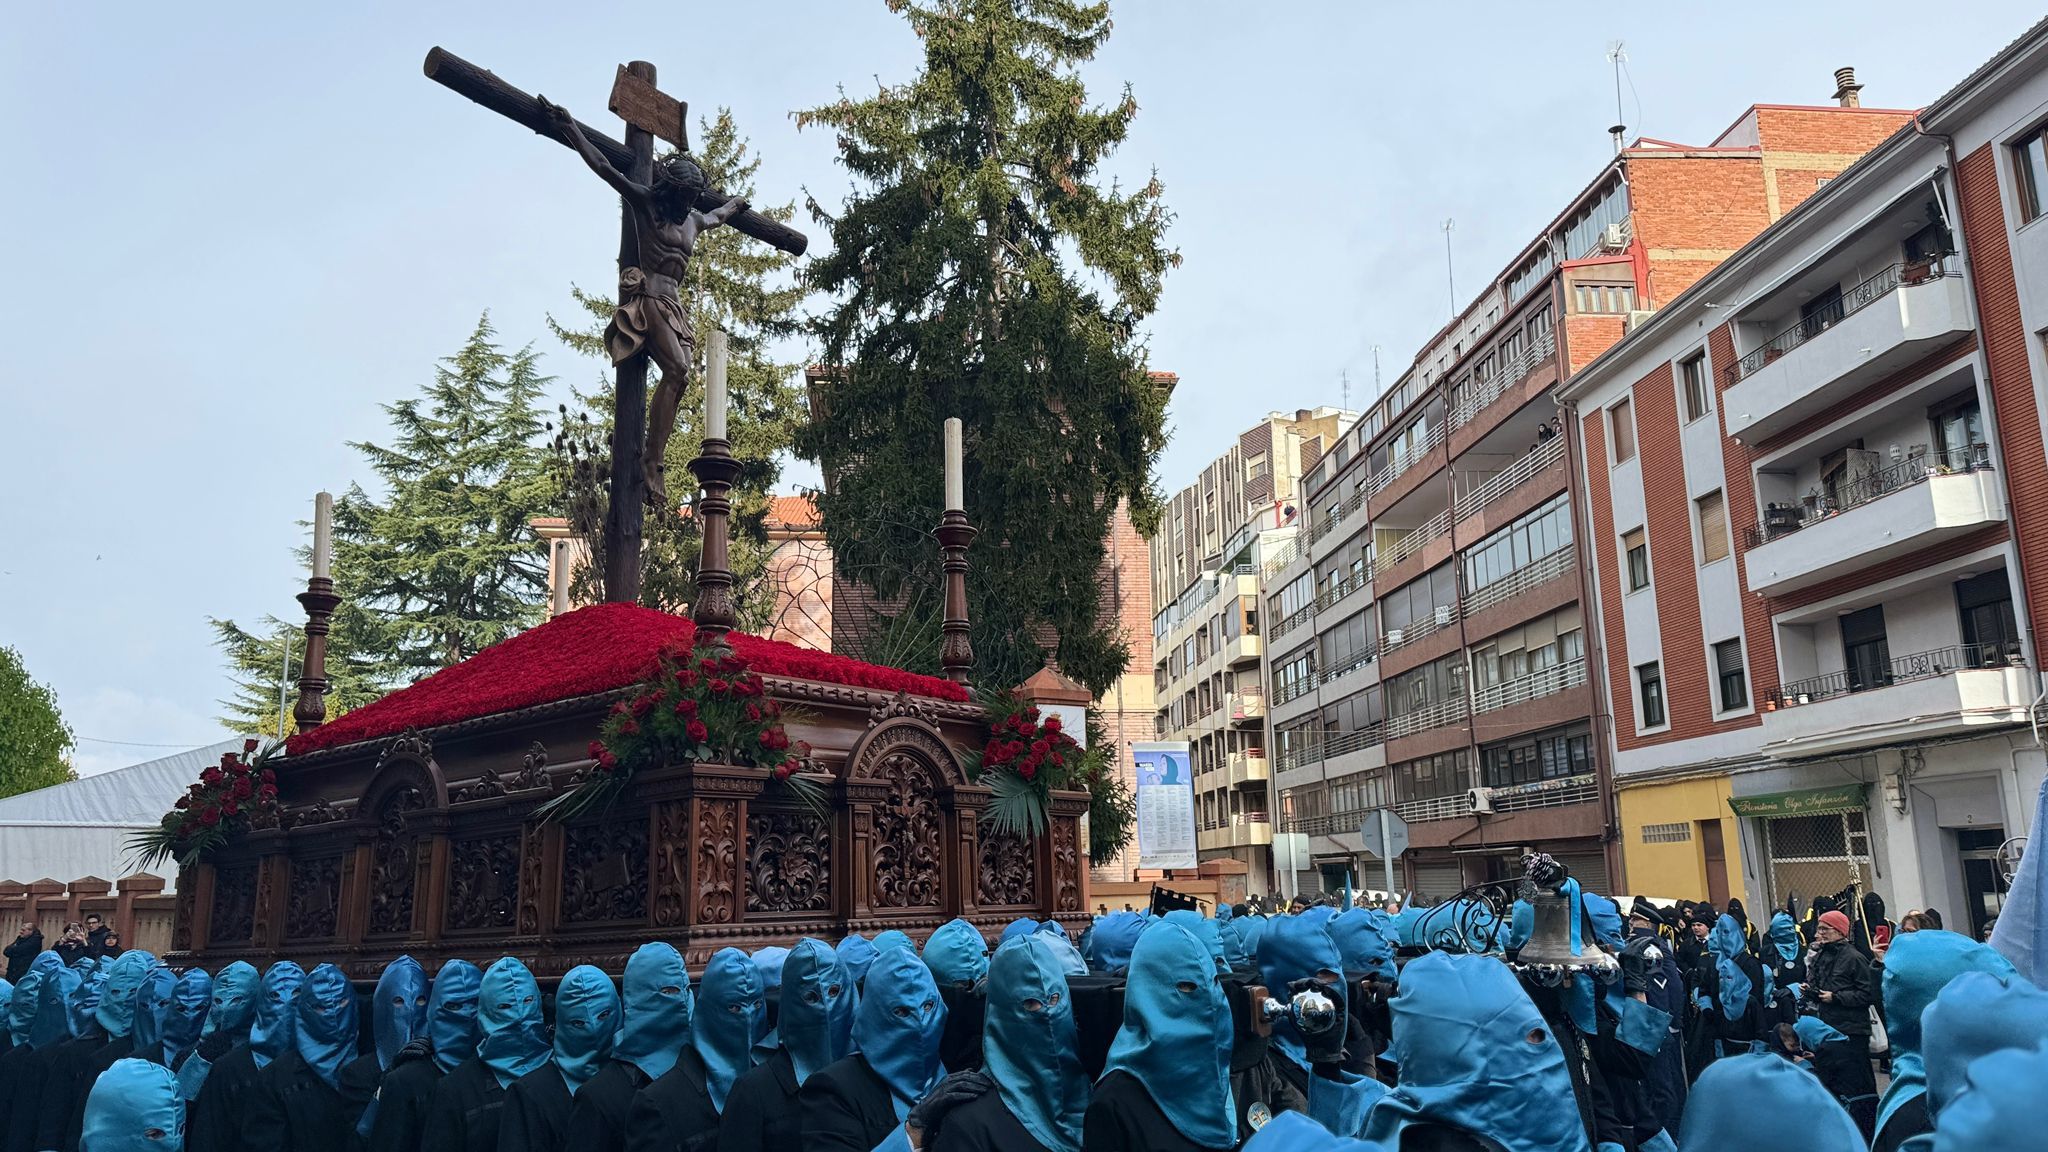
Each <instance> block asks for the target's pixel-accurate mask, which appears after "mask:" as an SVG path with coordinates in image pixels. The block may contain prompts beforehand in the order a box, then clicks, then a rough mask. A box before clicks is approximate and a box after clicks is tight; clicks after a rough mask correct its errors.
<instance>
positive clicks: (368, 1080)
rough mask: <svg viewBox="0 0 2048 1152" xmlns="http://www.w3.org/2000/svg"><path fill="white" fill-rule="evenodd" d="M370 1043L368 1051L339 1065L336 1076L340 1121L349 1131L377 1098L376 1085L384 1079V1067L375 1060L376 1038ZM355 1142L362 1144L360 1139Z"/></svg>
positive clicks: (361, 1120)
mask: <svg viewBox="0 0 2048 1152" xmlns="http://www.w3.org/2000/svg"><path fill="white" fill-rule="evenodd" d="M370 1044H371V1045H372V1047H371V1049H370V1050H369V1051H367V1052H364V1053H363V1054H362V1055H361V1056H358V1057H356V1058H355V1059H353V1060H351V1061H349V1062H348V1063H346V1064H343V1065H342V1066H341V1075H340V1076H339V1077H338V1079H339V1080H340V1081H341V1083H340V1086H339V1090H340V1092H341V1110H342V1122H343V1123H345V1124H347V1125H348V1130H349V1131H350V1132H354V1131H355V1130H356V1129H357V1128H358V1127H359V1126H361V1124H362V1122H363V1110H364V1109H365V1108H368V1107H369V1106H370V1101H372V1100H375V1099H376V1098H377V1087H378V1085H379V1084H381V1083H383V1080H384V1067H383V1065H381V1064H379V1063H378V1062H377V1051H376V1048H375V1044H376V1040H375V1039H374V1038H373V1039H372V1040H371V1041H370ZM357 1143H358V1146H359V1147H360V1146H362V1142H361V1141H360V1140H359V1141H358V1142H357Z"/></svg>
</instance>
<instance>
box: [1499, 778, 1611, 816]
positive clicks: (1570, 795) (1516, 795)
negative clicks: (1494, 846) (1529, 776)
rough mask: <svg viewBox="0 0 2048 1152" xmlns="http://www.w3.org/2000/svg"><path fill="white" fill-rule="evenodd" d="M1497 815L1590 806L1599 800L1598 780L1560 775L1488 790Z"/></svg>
mask: <svg viewBox="0 0 2048 1152" xmlns="http://www.w3.org/2000/svg"><path fill="white" fill-rule="evenodd" d="M1487 792H1488V798H1489V799H1490V800H1491V801H1492V802H1493V810H1494V812H1496V813H1503V812H1527V811H1529V810H1531V809H1535V808H1563V807H1565V806H1566V805H1568V804H1589V803H1591V802H1593V801H1595V800H1598V799H1599V798H1600V778H1599V777H1598V776H1595V775H1593V774H1592V773H1590V772H1589V773H1586V774H1585V775H1583V776H1560V777H1558V778H1557V779H1555V780H1541V781H1537V782H1535V783H1531V784H1510V785H1505V786H1503V787H1498V788H1489V789H1487Z"/></svg>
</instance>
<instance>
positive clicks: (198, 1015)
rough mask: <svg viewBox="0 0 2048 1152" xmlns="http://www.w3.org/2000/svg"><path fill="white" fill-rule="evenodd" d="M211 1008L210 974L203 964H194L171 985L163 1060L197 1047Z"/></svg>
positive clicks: (172, 1059)
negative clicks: (197, 965)
mask: <svg viewBox="0 0 2048 1152" xmlns="http://www.w3.org/2000/svg"><path fill="white" fill-rule="evenodd" d="M212 1009H213V977H211V976H209V975H207V974H206V969H204V968H193V969H190V970H188V971H187V972H186V973H185V974H184V975H183V976H180V977H178V982H177V983H176V984H174V985H172V987H171V1007H170V1011H168V1012H166V1013H164V1033H163V1035H164V1063H165V1064H166V1065H169V1064H175V1063H177V1062H178V1057H180V1056H183V1055H184V1054H185V1053H187V1052H190V1051H192V1050H193V1049H194V1048H197V1047H199V1037H200V1035H201V1034H202V1033H203V1032H204V1031H205V1028H206V1020H207V1017H208V1016H210V1015H211V1014H212Z"/></svg>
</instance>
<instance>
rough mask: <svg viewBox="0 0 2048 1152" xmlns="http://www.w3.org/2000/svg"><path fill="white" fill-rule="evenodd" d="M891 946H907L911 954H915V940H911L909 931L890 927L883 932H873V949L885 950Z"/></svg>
mask: <svg viewBox="0 0 2048 1152" xmlns="http://www.w3.org/2000/svg"><path fill="white" fill-rule="evenodd" d="M891 948H907V949H909V950H910V952H911V954H912V955H916V953H917V941H915V940H912V939H911V938H910V935H909V933H906V932H904V931H903V930H902V929H901V928H891V929H889V930H887V931H885V932H877V933H875V951H877V952H887V951H888V950H889V949H891Z"/></svg>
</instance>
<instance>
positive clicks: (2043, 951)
mask: <svg viewBox="0 0 2048 1152" xmlns="http://www.w3.org/2000/svg"><path fill="white" fill-rule="evenodd" d="M2030 827H2032V828H2034V829H2036V831H2035V833H2034V835H2036V836H2040V835H2044V833H2043V832H2041V831H2039V830H2040V829H2043V828H2048V781H2044V782H2043V783H2042V785H2041V791H2040V792H2039V793H2037V794H2036V795H2035V797H2034V822H2033V824H2032V825H2030ZM2028 843H2030V844H2031V843H2032V841H2029V842H2028ZM1991 946H1992V947H1993V948H1996V949H1998V950H1999V952H2000V953H2002V954H2004V956H2005V958H2006V959H2008V960H2010V961H2012V962H2013V966H2014V967H2015V968H2018V969H2019V970H2020V971H2021V972H2023V973H2025V974H2026V977H2027V979H2029V980H2032V981H2033V982H2034V986H2035V987H2037V988H2048V852H2035V853H2033V854H2032V855H2025V854H2022V855H2021V856H2020V866H2019V870H2018V871H2017V872H2015V873H2014V874H2013V878H2012V891H2010V892H2007V893H2006V894H2005V904H2004V906H2003V907H2002V908H2000V909H1999V912H1998V923H1997V924H1995V925H1993V926H1992V928H1991Z"/></svg>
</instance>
